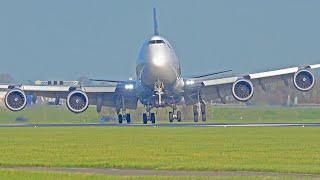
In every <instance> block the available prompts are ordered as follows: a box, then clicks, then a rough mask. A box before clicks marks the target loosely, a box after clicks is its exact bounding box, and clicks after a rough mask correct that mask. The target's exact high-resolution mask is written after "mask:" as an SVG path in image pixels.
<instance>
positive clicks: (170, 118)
mask: <svg viewBox="0 0 320 180" xmlns="http://www.w3.org/2000/svg"><path fill="white" fill-rule="evenodd" d="M169 121H170V122H171V123H172V122H173V112H171V111H170V112H169Z"/></svg>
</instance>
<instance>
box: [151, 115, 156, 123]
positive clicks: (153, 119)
mask: <svg viewBox="0 0 320 180" xmlns="http://www.w3.org/2000/svg"><path fill="white" fill-rule="evenodd" d="M150 119H151V123H152V124H155V123H156V115H155V114H154V113H151V115H150Z"/></svg>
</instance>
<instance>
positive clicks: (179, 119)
mask: <svg viewBox="0 0 320 180" xmlns="http://www.w3.org/2000/svg"><path fill="white" fill-rule="evenodd" d="M181 119H182V118H181V111H177V120H178V122H181Z"/></svg>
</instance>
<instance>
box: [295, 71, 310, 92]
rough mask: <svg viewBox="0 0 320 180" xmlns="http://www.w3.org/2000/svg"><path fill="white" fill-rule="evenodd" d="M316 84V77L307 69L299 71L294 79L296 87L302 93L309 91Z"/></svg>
mask: <svg viewBox="0 0 320 180" xmlns="http://www.w3.org/2000/svg"><path fill="white" fill-rule="evenodd" d="M314 83H315V78H314V75H313V74H312V72H311V71H309V70H307V69H302V70H299V71H297V72H296V73H295V74H294V77H293V84H294V86H295V87H296V88H297V89H298V90H300V91H309V90H310V89H312V87H313V86H314Z"/></svg>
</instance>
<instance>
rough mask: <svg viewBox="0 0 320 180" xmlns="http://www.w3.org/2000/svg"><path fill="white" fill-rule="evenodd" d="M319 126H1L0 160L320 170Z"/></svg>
mask: <svg viewBox="0 0 320 180" xmlns="http://www.w3.org/2000/svg"><path fill="white" fill-rule="evenodd" d="M319 133H320V129H319V128H312V127H304V128H303V127H282V128H271V127H266V128H263V127H258V128H257V127H247V128H245V127H243V128H240V127H238V128H230V127H228V128H164V127H161V128H157V127H136V128H133V127H64V128H58V127H55V128H1V129H0V154H1V158H0V165H1V166H60V167H107V168H114V167H117V168H147V169H174V170H217V171H220V170H226V171H234V170H237V171H272V172H296V173H320V152H319V149H320V143H319Z"/></svg>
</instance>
